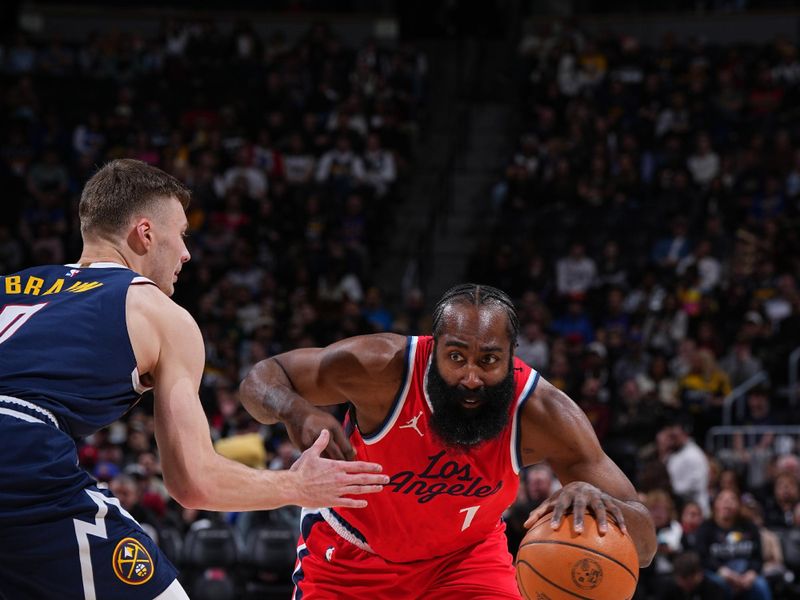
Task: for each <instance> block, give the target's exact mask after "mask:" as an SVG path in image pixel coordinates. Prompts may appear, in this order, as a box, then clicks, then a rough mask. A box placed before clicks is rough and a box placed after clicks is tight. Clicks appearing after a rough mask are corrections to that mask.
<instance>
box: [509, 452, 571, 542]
mask: <svg viewBox="0 0 800 600" xmlns="http://www.w3.org/2000/svg"><path fill="white" fill-rule="evenodd" d="M559 487H560V485H559V484H558V482H557V481H556V479H555V476H554V475H553V471H552V470H551V469H550V467H549V466H547V465H546V464H543V463H540V464H537V465H533V466H531V467H527V468H526V469H524V470H523V472H522V473H521V474H520V490H519V494H518V495H517V501H516V502H515V503H514V504H512V505H511V507H510V508H509V509H508V510H507V511H506V513H507V514H506V536H507V538H508V549H509V552H511V553H512V554H516V552H517V550H518V549H519V545H520V543H521V542H522V538H523V537H524V536H525V533H526V531H527V530H526V529H525V527H524V526H523V524H524V523H525V521H526V520H527V519H528V515H530V513H531V512H532V511H533V510H534V509H536V508H537V507H538V506H539V505H540V504H541V503H542V502H544V501H545V500H546V499H547V498H549V497H550V496H551V494H553V492H555V491H556V490H557V489H558V488H559Z"/></svg>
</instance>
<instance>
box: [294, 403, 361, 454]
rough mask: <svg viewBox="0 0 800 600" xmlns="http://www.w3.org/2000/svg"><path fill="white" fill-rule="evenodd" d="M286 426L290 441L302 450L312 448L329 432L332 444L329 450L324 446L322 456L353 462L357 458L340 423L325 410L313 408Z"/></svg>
mask: <svg viewBox="0 0 800 600" xmlns="http://www.w3.org/2000/svg"><path fill="white" fill-rule="evenodd" d="M285 424H286V432H287V433H288V434H289V439H290V440H291V441H292V443H293V444H294V445H295V446H297V447H298V448H300V450H307V449H308V448H311V446H313V445H314V443H315V442H316V441H317V440H318V439H319V436H320V434H321V433H322V432H323V431H325V430H327V431H328V432H329V433H330V442H328V445H327V448H326V447H324V446H323V452H322V456H324V457H326V458H332V459H333V460H353V459H354V458H355V457H356V451H355V450H353V447H352V446H351V445H350V442H349V441H348V440H347V436H346V435H345V433H344V430H343V429H342V426H341V425H340V424H339V421H337V420H336V418H335V417H334V416H333V415H332V414H330V413H328V412H325V411H324V410H321V409H319V408H311V409H310V410H309V411H307V412H304V413H303V414H298V415H295V416H294V417H293V418H292V419H291V420H287V421H286V423H285Z"/></svg>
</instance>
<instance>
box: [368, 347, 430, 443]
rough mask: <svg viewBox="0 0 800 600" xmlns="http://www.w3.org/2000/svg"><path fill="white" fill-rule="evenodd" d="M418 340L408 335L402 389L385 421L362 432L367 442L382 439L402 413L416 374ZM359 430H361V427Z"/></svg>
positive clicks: (398, 392)
mask: <svg viewBox="0 0 800 600" xmlns="http://www.w3.org/2000/svg"><path fill="white" fill-rule="evenodd" d="M417 341H418V338H417V337H415V336H408V337H407V338H406V352H405V358H404V363H405V364H404V365H403V379H402V383H401V384H400V389H398V390H397V394H396V395H395V397H394V401H393V402H392V408H391V409H390V410H389V413H388V414H387V415H386V418H385V419H384V420H383V423H381V424H380V426H379V427H378V428H377V429H376V430H375V431H374V432H373V433H371V434H369V435H365V434H364V432H361V439H362V440H364V443H365V444H374V443H375V442H378V441H380V440H381V439H382V438H383V436H384V435H386V433H387V432H388V431H389V429H391V426H392V425H393V424H394V422H395V421H396V420H397V417H398V415H399V414H400V409H401V408H402V406H403V402H404V401H405V399H406V396H407V395H408V388H409V387H410V385H411V378H412V375H413V374H414V357H415V356H416V354H417ZM359 431H361V430H360V429H359Z"/></svg>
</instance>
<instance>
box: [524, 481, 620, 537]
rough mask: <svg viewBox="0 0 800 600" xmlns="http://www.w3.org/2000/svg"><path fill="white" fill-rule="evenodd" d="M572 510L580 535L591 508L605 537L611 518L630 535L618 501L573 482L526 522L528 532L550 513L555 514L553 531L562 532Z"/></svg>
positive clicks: (539, 508)
mask: <svg viewBox="0 0 800 600" xmlns="http://www.w3.org/2000/svg"><path fill="white" fill-rule="evenodd" d="M570 507H571V508H572V513H573V515H574V526H575V532H576V533H580V532H582V531H583V516H584V515H585V514H586V508H587V507H589V508H590V509H591V511H592V513H594V517H595V519H596V520H597V528H598V530H599V531H600V534H601V535H602V534H604V533H606V531H608V515H609V514H610V515H611V517H612V518H613V519H614V521H616V523H617V525H618V526H619V528H620V529H621V530H622V532H623V533H626V532H627V529H626V528H625V517H624V516H623V515H622V510H621V509H620V508H619V506H618V505H617V503H616V502H615V501H614V499H613V498H612V497H611V496H609V495H608V494H606V493H605V492H604V491H602V490H600V489H598V488H597V487H595V486H593V485H592V484H591V483H586V482H585V481H573V482H571V483H568V484H567V485H565V486H564V487H562V488H561V489H560V490H558V491H557V492H556V493H555V494H553V495H552V496H550V497H549V498H548V499H547V500H545V501H544V502H542V504H540V505H539V506H538V507H537V508H536V509H535V510H533V511H532V512H531V514H530V515H529V516H528V519H527V521H525V528H526V529H527V528H530V527H531V526H532V525H533V524H534V523H536V522H537V521H538V520H539V519H541V518H542V517H543V516H545V515H546V514H547V513H549V512H552V513H553V516H552V518H551V521H550V526H551V527H552V528H553V529H558V527H559V526H560V525H561V519H562V518H563V517H564V515H565V514H566V513H567V512H568V511H569V509H570Z"/></svg>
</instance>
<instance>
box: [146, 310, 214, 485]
mask: <svg viewBox="0 0 800 600" xmlns="http://www.w3.org/2000/svg"><path fill="white" fill-rule="evenodd" d="M164 321H167V322H166V323H165V322H164ZM161 334H162V335H161V351H160V353H159V358H158V363H157V365H156V368H155V371H154V375H155V382H154V388H153V393H154V396H155V429H156V441H157V443H158V447H159V453H160V455H161V459H162V466H163V469H164V477H165V480H166V482H167V485H168V487H169V488H170V493H172V494H173V495H175V494H177V495H180V494H181V492H186V491H187V490H188V489H191V488H192V487H193V486H194V485H196V480H197V478H198V477H199V476H200V474H201V473H202V470H203V460H204V459H205V458H206V457H207V456H208V455H209V453H210V452H213V447H212V446H211V438H210V434H209V428H208V420H207V418H206V415H205V413H204V412H203V408H202V405H201V404H200V398H199V396H198V390H199V387H200V379H201V377H202V374H203V367H204V364H205V353H204V349H203V339H202V336H201V335H200V330H199V329H198V327H197V324H196V323H195V322H194V320H193V319H191V317H189V316H188V314H186V313H183V311H180V313H178V312H177V311H176V314H174V315H172V318H169V319H164V320H162V322H161Z"/></svg>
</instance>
